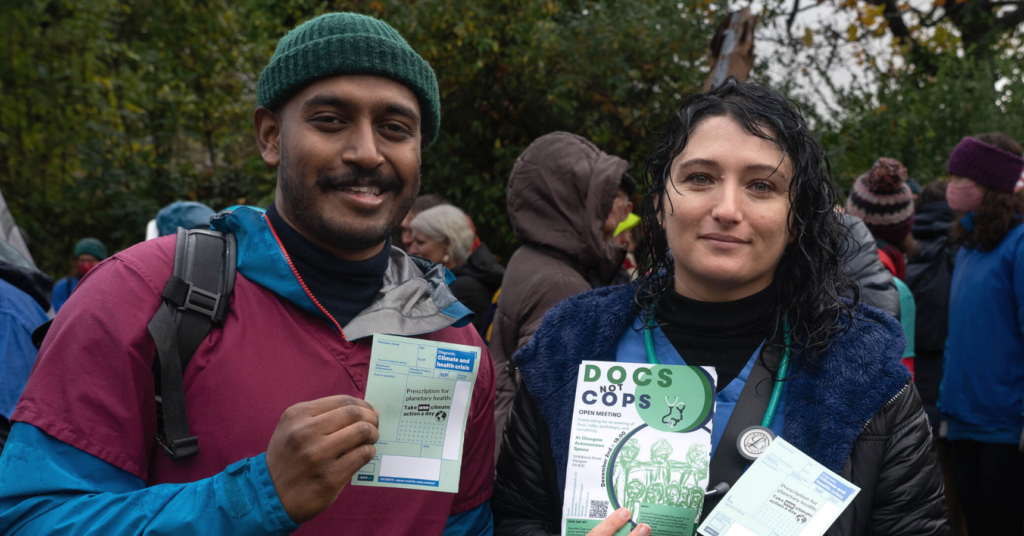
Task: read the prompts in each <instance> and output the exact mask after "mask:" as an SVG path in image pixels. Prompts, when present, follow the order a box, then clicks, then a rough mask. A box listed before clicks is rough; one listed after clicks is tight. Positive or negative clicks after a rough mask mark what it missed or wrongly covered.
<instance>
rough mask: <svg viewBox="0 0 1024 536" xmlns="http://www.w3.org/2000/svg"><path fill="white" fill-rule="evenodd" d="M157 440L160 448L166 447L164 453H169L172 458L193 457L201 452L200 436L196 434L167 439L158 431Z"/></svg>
mask: <svg viewBox="0 0 1024 536" xmlns="http://www.w3.org/2000/svg"><path fill="white" fill-rule="evenodd" d="M156 442H157V444H158V445H160V448H162V449H164V454H167V456H168V457H169V458H170V459H172V460H181V459H184V458H191V457H192V456H195V455H196V454H199V438H198V437H196V436H192V437H186V438H183V439H175V440H173V441H167V439H166V438H164V436H163V435H162V434H160V433H159V432H157V434H156Z"/></svg>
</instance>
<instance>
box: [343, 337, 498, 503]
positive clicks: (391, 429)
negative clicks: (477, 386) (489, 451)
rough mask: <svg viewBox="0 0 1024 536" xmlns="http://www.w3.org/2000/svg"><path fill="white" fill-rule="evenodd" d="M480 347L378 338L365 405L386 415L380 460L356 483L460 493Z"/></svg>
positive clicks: (382, 423)
mask: <svg viewBox="0 0 1024 536" xmlns="http://www.w3.org/2000/svg"><path fill="white" fill-rule="evenodd" d="M479 370H480V348H477V347H475V346H463V345H459V344H448V343H442V342H436V341H427V340H421V339H410V338H406V337H396V336H391V335H379V334H376V335H374V336H373V349H372V351H371V354H370V371H369V377H368V379H367V381H366V401H367V402H369V403H370V404H372V405H373V407H375V408H377V411H379V412H380V424H379V426H378V430H379V432H380V439H379V440H378V441H377V444H376V447H377V455H376V456H374V458H373V460H371V461H370V463H368V464H366V465H365V466H363V467H362V468H361V469H360V470H359V471H358V472H357V473H356V474H355V475H354V476H353V477H352V484H353V485H355V486H375V487H384V488H406V489H421V490H428V491H443V492H448V493H455V492H457V491H458V490H459V474H460V472H461V469H462V443H463V439H464V437H465V434H466V420H467V418H468V414H469V407H470V403H471V401H472V396H473V384H474V382H476V375H477V372H478V371H479Z"/></svg>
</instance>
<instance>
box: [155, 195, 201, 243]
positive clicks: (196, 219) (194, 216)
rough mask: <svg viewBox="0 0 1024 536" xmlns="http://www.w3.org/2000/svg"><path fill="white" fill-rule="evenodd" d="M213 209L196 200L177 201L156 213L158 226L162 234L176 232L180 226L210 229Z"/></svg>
mask: <svg viewBox="0 0 1024 536" xmlns="http://www.w3.org/2000/svg"><path fill="white" fill-rule="evenodd" d="M213 214H214V212H213V209H212V208H210V207H208V206H206V205H204V204H202V203H197V202H195V201H176V202H174V203H171V204H170V205H167V206H166V207H164V208H162V209H161V210H160V212H157V213H156V228H157V232H159V233H160V236H167V235H169V234H174V233H175V232H176V231H177V230H178V227H184V228H186V229H209V228H210V216H213Z"/></svg>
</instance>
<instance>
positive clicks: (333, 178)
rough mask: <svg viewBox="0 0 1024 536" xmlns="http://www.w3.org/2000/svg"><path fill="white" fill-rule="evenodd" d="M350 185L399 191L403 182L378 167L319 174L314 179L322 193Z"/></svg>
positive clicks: (383, 190)
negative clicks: (336, 173)
mask: <svg viewBox="0 0 1024 536" xmlns="http://www.w3.org/2000/svg"><path fill="white" fill-rule="evenodd" d="M352 186H376V187H377V188H379V189H380V193H384V192H388V191H391V190H395V191H400V190H401V189H402V186H403V184H402V180H401V179H399V178H398V177H396V176H394V175H386V174H384V173H383V172H381V170H380V169H359V170H356V171H350V172H348V173H345V174H343V175H321V176H319V177H317V179H316V187H317V188H318V189H319V190H320V191H321V192H324V193H327V192H329V191H331V190H339V189H341V188H348V187H352Z"/></svg>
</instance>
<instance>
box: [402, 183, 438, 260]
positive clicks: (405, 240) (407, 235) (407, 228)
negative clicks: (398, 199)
mask: <svg viewBox="0 0 1024 536" xmlns="http://www.w3.org/2000/svg"><path fill="white" fill-rule="evenodd" d="M446 203H448V201H446V200H445V198H444V196H442V195H440V194H423V195H421V196H419V197H417V198H416V200H415V201H413V202H412V206H411V207H410V208H409V213H408V214H406V215H405V218H402V225H401V229H402V249H404V250H405V251H409V246H411V245H412V226H411V225H412V220H414V219H415V218H416V215H417V214H419V213H420V212H423V211H424V210H427V209H431V208H434V207H436V206H438V205H444V204H446Z"/></svg>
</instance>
